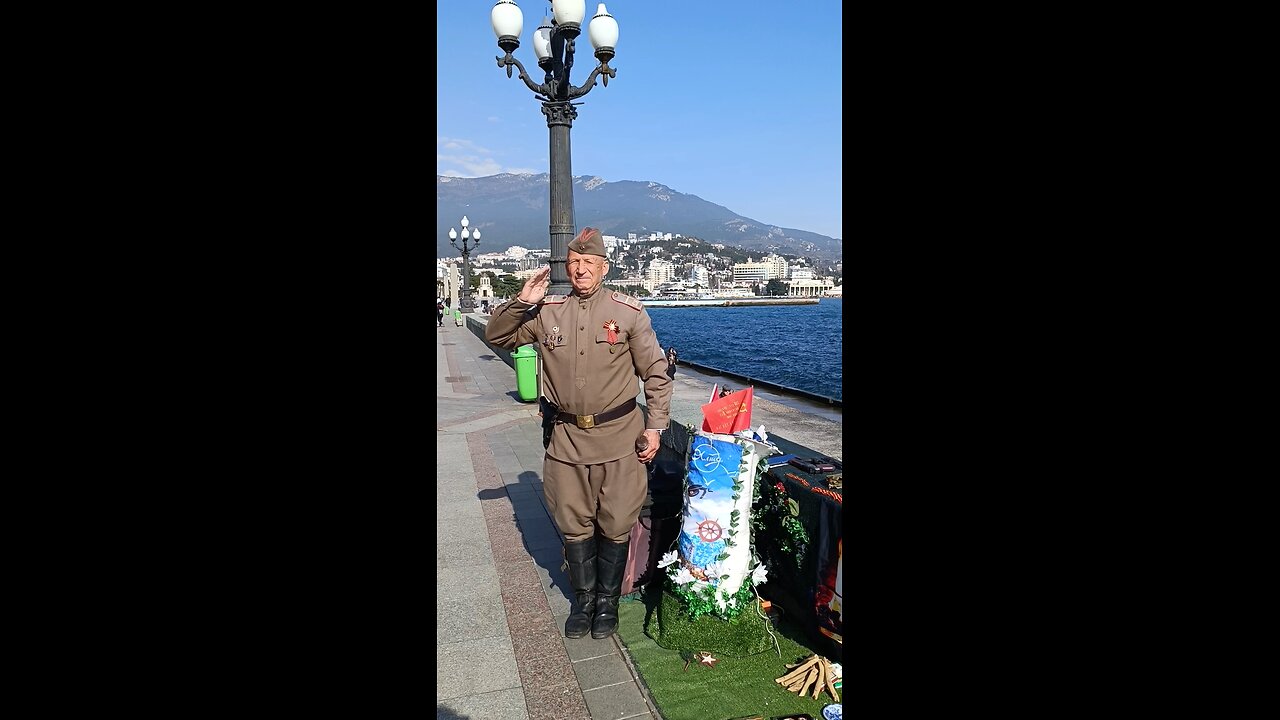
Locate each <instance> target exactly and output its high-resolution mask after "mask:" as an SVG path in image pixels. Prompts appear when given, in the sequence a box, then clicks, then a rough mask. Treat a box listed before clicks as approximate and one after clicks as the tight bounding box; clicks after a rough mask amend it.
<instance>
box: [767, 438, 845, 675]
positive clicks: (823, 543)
mask: <svg viewBox="0 0 1280 720" xmlns="http://www.w3.org/2000/svg"><path fill="white" fill-rule="evenodd" d="M769 440H770V441H771V442H773V443H774V444H775V445H777V446H778V449H779V450H781V451H782V452H783V453H784V454H794V455H796V456H797V457H800V458H809V457H814V456H818V455H820V453H815V452H813V451H812V450H810V449H808V448H806V447H804V446H803V445H800V444H799V443H795V442H791V441H789V440H786V439H784V438H779V437H777V436H770V438H769ZM831 475H841V476H843V472H842V471H841V470H839V469H838V470H836V471H835V472H834V473H817V474H814V473H808V472H805V471H804V470H801V469H800V468H798V467H796V466H794V465H790V464H784V465H779V466H777V467H774V468H771V469H770V470H769V474H768V475H767V476H766V482H767V483H768V485H769V487H762V488H761V489H760V492H761V501H762V510H763V512H762V513H761V517H762V519H763V528H762V529H761V531H760V532H758V533H757V535H756V538H755V543H756V549H757V551H758V552H762V553H764V555H763V557H765V558H767V559H766V560H765V562H766V564H767V565H768V567H769V581H768V582H766V583H765V584H764V585H761V586H760V594H761V595H762V596H763V597H766V598H768V599H769V600H771V601H773V602H775V603H777V604H778V605H779V606H781V607H782V608H783V609H784V611H786V612H788V613H790V614H791V615H792V616H793V617H795V618H797V619H798V620H799V621H800V624H801V625H802V626H804V627H805V628H806V629H807V630H808V631H809V633H810V635H812V636H813V638H814V640H815V641H817V642H819V643H820V644H822V645H825V646H826V649H827V653H824V654H827V655H828V657H832V659H836V658H838V657H839V651H840V649H841V644H840V643H841V640H842V639H843V619H842V603H843V597H842V595H843V587H842V585H843V577H842V576H843V573H842V567H841V565H842V561H841V553H842V551H843V542H842V538H841V536H842V527H841V526H842V513H841V509H842V507H843V504H844V491H843V489H836V488H830V487H828V486H827V483H826V478H827V477H829V476H831ZM778 485H781V486H782V491H781V494H780V493H779V492H778V490H777V486H778ZM784 496H785V498H786V499H790V500H794V501H795V505H796V509H797V511H798V512H797V514H796V515H795V516H794V517H795V519H796V520H798V521H799V525H800V526H801V527H802V528H803V529H804V532H805V534H807V536H808V543H807V544H806V546H805V547H804V549H803V558H802V559H801V561H800V562H799V563H797V562H796V557H797V555H798V553H797V552H796V551H797V547H796V545H797V543H796V538H795V537H794V535H793V533H792V532H790V531H788V529H787V528H786V525H785V524H784V516H783V515H782V512H781V511H780V510H779V508H780V506H781V505H782V504H783V503H785V500H783V501H782V502H780V500H781V499H782V498H783V497H784Z"/></svg>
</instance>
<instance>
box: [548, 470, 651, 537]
mask: <svg viewBox="0 0 1280 720" xmlns="http://www.w3.org/2000/svg"><path fill="white" fill-rule="evenodd" d="M542 491H543V493H544V494H545V495H546V498H547V505H548V507H549V509H550V510H551V517H552V518H553V519H554V520H555V521H556V527H558V528H560V532H562V533H564V539H565V542H582V541H583V540H588V539H590V538H591V536H592V535H594V534H595V533H596V529H597V528H599V530H600V536H601V537H603V538H605V539H607V540H609V541H611V542H622V541H623V540H626V539H627V537H628V536H630V534H631V528H632V526H634V525H635V524H636V519H637V518H639V517H640V508H641V507H643V506H644V501H645V498H646V497H648V494H649V474H648V472H647V471H646V469H645V466H644V463H642V462H640V461H639V460H637V459H636V456H635V455H627V456H626V457H624V458H621V459H618V460H612V461H610V462H607V463H600V464H599V465H571V464H569V463H563V462H560V461H559V460H556V459H554V458H551V457H546V458H545V459H544V460H543V465H542Z"/></svg>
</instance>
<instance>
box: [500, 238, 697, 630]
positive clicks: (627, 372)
mask: <svg viewBox="0 0 1280 720" xmlns="http://www.w3.org/2000/svg"><path fill="white" fill-rule="evenodd" d="M569 250H571V251H574V252H576V253H581V254H584V255H596V256H598V257H602V258H603V257H604V256H605V253H604V242H603V239H602V238H601V236H600V234H599V231H597V230H595V229H594V228H584V229H583V231H582V232H581V233H579V234H578V236H577V237H575V238H574V240H573V241H572V242H571V243H569ZM601 271H602V272H603V269H601ZM485 338H486V339H487V340H488V341H489V342H491V343H493V344H494V345H497V346H499V347H503V348H507V349H512V348H515V347H517V346H520V345H525V344H529V343H536V344H537V345H538V346H539V350H540V354H541V356H542V367H543V372H544V377H545V382H544V383H543V385H542V394H543V395H544V396H545V397H546V399H547V400H548V401H550V403H551V404H552V405H554V406H555V407H556V408H558V409H559V412H560V413H564V414H568V415H571V416H573V417H571V418H568V417H566V416H565V415H560V416H559V419H557V420H556V421H555V424H554V426H553V427H552V428H551V435H550V439H549V441H548V443H547V452H546V457H545V458H544V461H543V490H544V492H545V494H546V498H547V503H548V505H549V506H550V508H551V512H552V517H553V518H554V519H555V522H556V525H557V526H558V527H559V528H560V531H561V532H562V533H564V536H565V542H566V546H565V555H566V559H567V560H568V562H569V570H570V579H571V581H573V584H574V586H575V590H577V589H579V588H578V586H579V585H589V583H588V582H587V580H588V577H587V576H589V575H598V576H599V580H600V583H598V584H597V588H596V590H597V595H599V596H601V597H605V598H609V599H611V600H612V608H606V609H608V610H611V611H612V617H613V621H614V624H615V625H616V600H617V594H618V589H619V588H620V587H621V581H622V567H623V565H624V564H625V562H626V559H627V558H626V550H627V539H628V537H629V535H630V532H631V528H632V526H633V525H635V522H636V518H637V517H638V516H639V514H640V508H641V506H643V504H644V500H645V497H646V495H647V492H648V475H647V472H646V470H645V466H644V465H643V464H642V463H640V462H639V461H638V460H637V459H636V447H635V441H636V439H637V438H638V437H640V435H642V434H643V432H644V430H645V429H646V428H648V429H659V430H661V429H665V428H666V427H667V421H668V415H669V412H670V408H671V387H672V381H671V378H670V377H669V376H668V375H667V360H666V355H665V353H664V352H663V350H662V348H661V347H660V346H659V344H658V338H657V336H656V335H655V334H654V332H653V326H652V325H651V324H650V322H649V314H648V313H647V312H646V311H645V309H644V306H643V305H641V304H640V301H638V300H636V299H635V298H632V297H630V296H628V295H623V294H622V293H617V292H611V291H608V290H605V289H604V288H603V287H602V286H601V287H597V289H596V290H595V291H594V292H592V293H591V294H590V295H589V296H587V297H581V296H579V295H578V294H577V291H576V290H575V291H574V292H572V293H571V294H569V295H548V296H546V297H545V298H544V299H543V300H542V302H541V303H539V304H537V305H531V304H529V303H526V302H523V301H521V300H520V299H519V298H518V297H517V298H516V299H513V300H512V301H511V302H509V303H507V304H505V305H503V306H502V307H501V308H499V309H498V310H497V312H496V313H495V314H494V315H493V316H492V317H491V318H490V319H489V324H488V325H487V326H486V328H485ZM637 378H639V379H640V381H641V382H643V384H644V393H645V402H646V405H647V407H648V419H647V420H645V418H644V415H643V414H642V412H641V411H640V409H639V408H638V407H635V398H636V395H637V394H638V392H639V390H638V386H637V382H636V379H637ZM544 412H547V410H546V409H545V408H544ZM615 413H617V414H620V416H619V417H611V416H612V415H613V414H615ZM601 415H603V416H604V417H603V418H601V417H600V416H601ZM597 533H598V534H599V536H600V537H601V539H602V540H605V541H606V542H602V543H600V544H599V555H598V558H599V562H598V563H596V562H593V561H595V560H596V558H597V553H596V549H597V548H596V545H597V543H596V542H595V536H596V534H597ZM619 555H620V557H619ZM575 559H577V560H579V562H577V563H575ZM575 564H576V565H580V566H582V567H579V568H577V569H578V573H577V576H575ZM586 565H592V568H591V569H590V571H588V569H587V568H586V567H585V566H586ZM596 565H599V568H598V570H599V572H598V573H596V572H595V570H596V567H595V566H596ZM606 566H607V567H606ZM615 570H616V573H615V572H614V571H615ZM615 574H616V585H615V583H614V578H613V575H615ZM606 575H607V576H608V577H606ZM606 581H607V582H606ZM606 584H607V585H610V586H612V587H603V586H604V585H606ZM585 594H587V593H585V592H584V591H583V590H580V591H579V600H580V605H585V606H588V607H590V606H591V605H592V603H590V602H587V598H584V595H585ZM608 604H609V603H603V604H602V605H608ZM589 612H590V610H588V613H589ZM573 617H574V616H571V617H570V622H571V623H572V622H573ZM596 625H597V626H599V625H600V623H598V622H597V623H596ZM605 625H606V626H607V625H608V622H607V621H606V623H605ZM606 629H607V628H606ZM598 631H599V632H598ZM601 633H603V630H600V628H599V627H593V629H592V636H593V637H607V635H608V634H609V633H612V630H611V629H609V630H608V632H607V633H603V634H601ZM566 634H568V635H569V636H570V637H574V636H580V635H574V634H573V632H571V631H570V630H568V629H566ZM582 634H585V632H584V633H582Z"/></svg>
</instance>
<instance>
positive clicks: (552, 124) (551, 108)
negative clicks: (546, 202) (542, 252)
mask: <svg viewBox="0 0 1280 720" xmlns="http://www.w3.org/2000/svg"><path fill="white" fill-rule="evenodd" d="M542 113H543V114H544V115H546V116H547V129H548V131H549V132H550V135H551V208H550V228H549V229H550V232H551V286H550V287H549V288H547V292H548V293H550V294H552V295H568V294H569V291H570V290H571V289H572V286H571V285H570V284H569V273H568V271H567V270H566V269H565V262H566V261H568V259H569V241H570V240H572V239H573V233H574V224H573V169H572V163H571V157H572V155H571V154H570V151H569V129H570V128H571V127H573V119H574V118H576V117H577V116H578V111H577V109H575V108H574V107H573V105H572V104H570V103H569V102H567V101H565V102H544V103H542Z"/></svg>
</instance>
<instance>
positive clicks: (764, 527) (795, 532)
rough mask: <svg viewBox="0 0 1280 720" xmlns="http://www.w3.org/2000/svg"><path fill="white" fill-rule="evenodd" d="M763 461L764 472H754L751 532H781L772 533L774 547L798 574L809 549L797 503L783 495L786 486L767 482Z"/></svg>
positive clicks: (766, 465)
mask: <svg viewBox="0 0 1280 720" xmlns="http://www.w3.org/2000/svg"><path fill="white" fill-rule="evenodd" d="M763 462H764V465H765V469H764V472H760V471H759V470H758V469H757V479H756V489H757V490H758V491H759V492H760V494H759V495H758V496H757V497H756V498H754V500H755V502H754V504H753V505H752V513H751V525H752V529H753V530H754V532H755V533H756V534H760V533H768V532H769V529H770V525H772V526H773V527H779V528H781V530H782V532H775V533H773V534H772V535H773V537H774V539H775V544H776V546H777V549H778V551H779V552H780V553H781V554H782V555H785V556H787V557H788V558H790V559H791V560H792V561H793V562H794V563H795V571H796V573H799V572H800V570H801V568H803V567H804V558H805V554H806V553H807V552H808V550H809V533H808V531H806V530H805V529H804V525H803V524H802V523H801V522H800V504H799V503H797V502H796V501H795V499H794V498H792V497H789V496H788V495H787V486H786V485H784V484H783V483H782V482H781V481H776V482H769V481H768V479H767V478H766V477H765V476H766V475H767V474H768V462H767V461H763Z"/></svg>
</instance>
